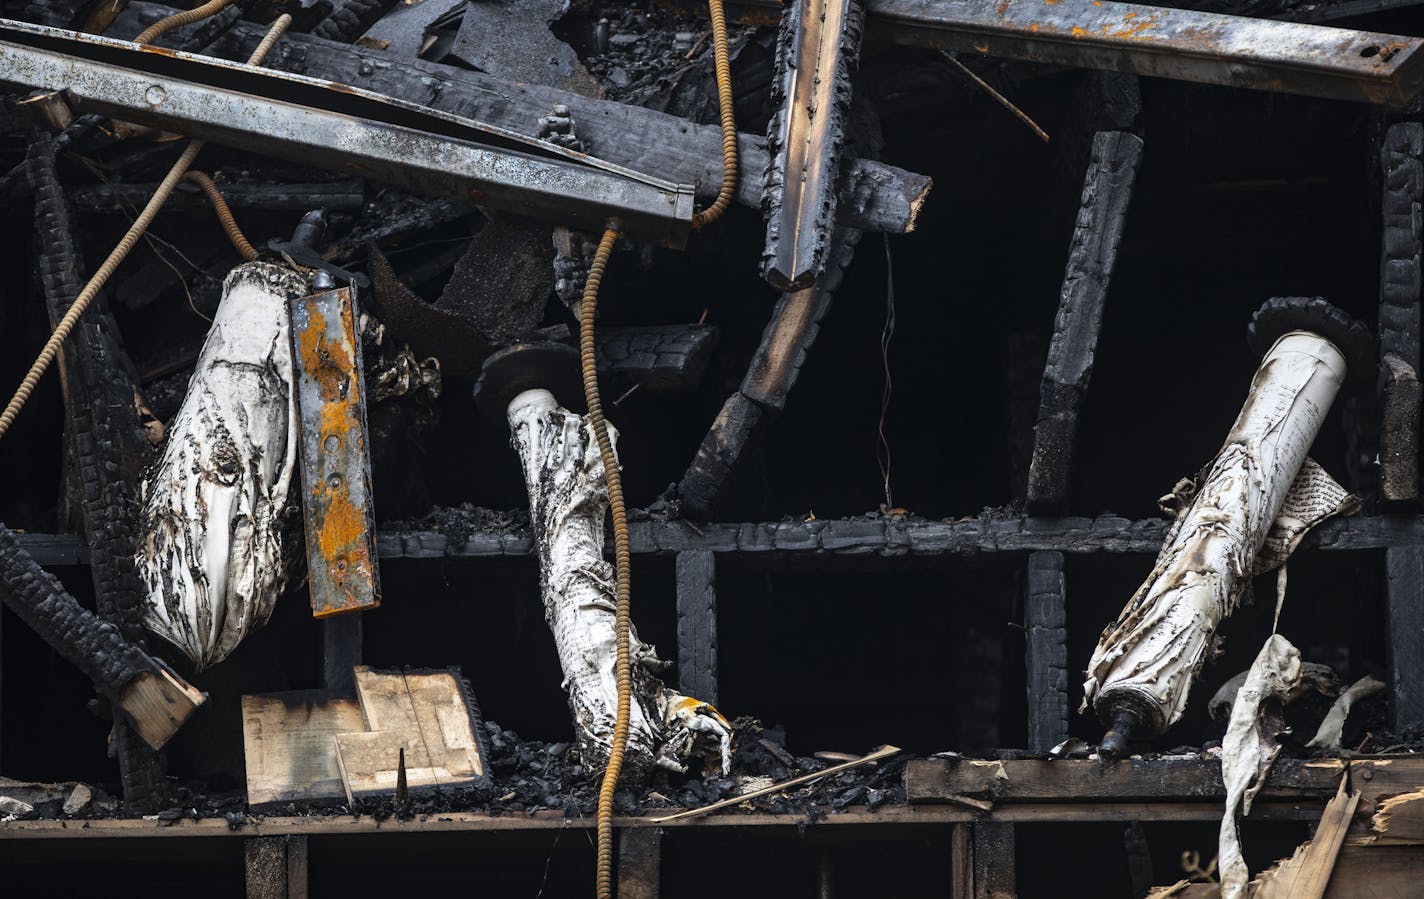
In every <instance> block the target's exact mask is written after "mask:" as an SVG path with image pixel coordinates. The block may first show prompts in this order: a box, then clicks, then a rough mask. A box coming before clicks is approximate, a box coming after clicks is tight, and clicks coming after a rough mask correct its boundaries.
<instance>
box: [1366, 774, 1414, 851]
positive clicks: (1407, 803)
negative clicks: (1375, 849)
mask: <svg viewBox="0 0 1424 899" xmlns="http://www.w3.org/2000/svg"><path fill="white" fill-rule="evenodd" d="M1364 842H1368V843H1373V844H1377V845H1380V846H1419V845H1424V787H1420V788H1418V789H1416V790H1410V791H1409V792H1407V793H1396V794H1395V795H1393V796H1386V797H1383V798H1381V799H1380V800H1379V801H1378V802H1377V803H1376V804H1375V813H1374V815H1373V816H1372V817H1371V819H1370V831H1369V835H1368V836H1367V837H1365V838H1364Z"/></svg>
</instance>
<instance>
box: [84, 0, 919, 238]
mask: <svg viewBox="0 0 1424 899" xmlns="http://www.w3.org/2000/svg"><path fill="white" fill-rule="evenodd" d="M133 6H135V7H146V8H154V7H155V4H147V3H135V4H133ZM161 8H162V9H168V7H161ZM136 26H137V22H133V23H129V22H128V20H127V19H126V18H125V17H120V19H119V21H118V22H116V23H115V24H114V28H113V30H112V33H113V34H114V35H116V36H132V35H134V34H137V33H138V31H139V27H136ZM262 34H263V29H262V28H261V27H260V26H258V25H255V24H252V23H239V24H238V25H236V26H235V27H234V28H233V29H232V30H231V31H230V32H229V33H228V34H226V35H225V36H224V37H223V38H222V39H220V40H219V41H217V42H216V43H215V44H214V45H213V46H212V47H210V48H209V52H211V53H213V54H214V55H217V56H220V57H223V58H227V59H245V58H246V54H248V53H250V52H251V51H252V48H253V47H255V46H256V44H257V42H258V41H259V40H260V39H261V37H262ZM266 65H267V66H270V67H272V68H276V69H285V70H288V71H293V72H299V73H301V74H305V75H309V76H311V77H313V78H322V79H326V80H329V81H335V82H338V83H341V84H348V85H351V86H352V87H357V88H362V89H365V90H370V91H376V92H378V93H382V94H388V95H390V96H395V97H400V98H401V99H403V100H406V101H409V102H413V103H419V104H422V105H425V106H429V107H431V108H433V109H438V110H442V111H446V112H454V113H458V114H460V115H462V116H467V117H470V118H474V119H478V120H480V121H483V122H486V123H488V124H490V125H494V126H497V127H500V128H505V129H509V130H510V131H514V132H516V133H519V134H523V135H527V136H530V137H537V136H539V119H540V118H541V117H543V116H547V115H548V114H549V111H550V110H551V109H553V108H554V107H555V106H556V105H564V106H567V107H568V108H569V112H570V115H571V116H572V117H573V119H574V121H575V123H576V127H577V131H578V135H579V138H580V139H581V140H582V141H584V142H585V144H586V146H587V147H588V149H589V151H590V152H591V153H592V154H593V155H595V156H597V157H598V158H600V159H603V160H606V161H608V162H611V163H614V164H616V165H623V166H627V167H629V168H633V169H637V170H639V171H647V172H654V173H657V175H658V176H659V177H662V178H667V179H669V180H672V181H676V182H678V183H683V184H689V183H690V184H695V185H697V191H698V194H697V196H698V197H699V199H702V200H710V199H711V198H712V197H713V196H715V195H716V192H717V186H718V184H720V183H721V177H722V139H721V134H720V131H719V130H718V128H717V126H715V125H693V124H690V123H689V122H687V121H686V120H685V119H681V118H678V117H677V116H673V115H668V114H666V113H660V112H655V111H653V110H650V109H645V108H643V107H638V106H629V105H625V104H622V103H615V102H611V101H606V100H592V99H589V98H588V97H583V96H580V95H579V94H576V93H573V92H572V91H565V90H559V89H557V88H550V87H543V86H540V85H535V84H516V83H514V82H510V81H505V80H503V79H499V78H493V77H490V76H489V75H485V74H483V73H480V72H472V71H466V70H464V69H458V68H455V67H453V66H445V65H440V64H437V63H429V62H424V61H421V60H392V59H390V58H389V57H388V56H386V55H385V54H383V53H382V52H381V51H379V50H372V49H369V48H366V47H360V46H347V45H344V44H336V43H333V42H331V41H323V40H321V39H320V38H316V37H312V36H310V35H302V34H289V35H287V36H286V37H284V38H283V40H282V41H281V42H280V43H279V44H278V45H277V47H276V48H275V49H274V51H273V53H272V55H271V56H270V57H268V59H267V61H266ZM738 154H739V159H740V161H741V166H742V173H741V177H740V178H739V179H738V181H737V202H739V203H741V204H742V205H743V206H749V207H752V208H759V206H760V204H761V178H762V174H763V173H764V172H765V170H766V165H767V158H768V157H767V150H766V142H765V138H764V137H762V136H759V135H752V134H742V135H741V136H740V138H739V140H738ZM840 180H841V184H840V187H839V191H838V194H839V200H838V205H839V208H840V210H841V213H840V214H841V220H842V221H843V222H844V223H846V224H848V225H850V226H852V227H856V228H859V229H861V230H864V231H888V232H891V233H904V232H908V231H912V230H914V221H915V216H916V215H917V214H918V212H919V209H920V206H921V205H922V204H923V203H924V200H925V197H926V195H927V194H928V193H929V188H930V179H929V178H927V177H925V176H923V175H917V174H915V173H913V172H908V171H905V170H904V169H900V168H896V167H895V166H890V165H885V164H882V163H877V162H872V161H869V160H864V159H861V160H854V161H852V162H850V163H849V164H848V166H847V167H846V169H845V171H844V172H843V173H842V177H841V179H840Z"/></svg>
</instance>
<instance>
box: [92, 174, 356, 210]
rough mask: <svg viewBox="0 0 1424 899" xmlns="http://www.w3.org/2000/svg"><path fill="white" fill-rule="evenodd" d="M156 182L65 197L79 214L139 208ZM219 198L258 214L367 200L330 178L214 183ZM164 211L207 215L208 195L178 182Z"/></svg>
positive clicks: (349, 206) (352, 186)
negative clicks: (310, 181) (298, 181)
mask: <svg viewBox="0 0 1424 899" xmlns="http://www.w3.org/2000/svg"><path fill="white" fill-rule="evenodd" d="M156 187H157V185H156V184H93V185H87V186H85V187H80V188H76V189H74V190H72V191H70V192H69V197H70V201H71V202H72V203H73V204H74V207H75V209H77V210H78V211H80V212H103V213H108V212H124V213H132V212H133V210H134V209H142V208H143V204H144V203H147V202H148V198H149V197H151V196H153V191H154V188H156ZM219 187H221V189H222V195H223V199H224V200H227V205H228V206H230V207H232V208H233V209H234V210H254V211H259V212H308V211H310V210H312V209H323V208H324V209H326V210H327V211H337V210H340V211H355V210H359V209H361V208H362V207H363V206H364V205H365V203H366V195H365V188H364V187H363V185H362V183H361V182H360V181H331V182H323V183H317V184H282V183H278V182H265V181H264V182H246V181H239V182H234V183H225V184H221V185H219ZM163 208H164V210H165V211H168V210H174V211H183V212H195V211H196V212H201V213H203V214H205V215H208V216H211V215H212V206H211V205H210V204H209V203H208V199H207V197H205V196H204V195H203V192H202V191H200V190H199V189H198V188H197V187H196V186H194V185H192V184H187V183H184V184H181V185H179V186H178V189H177V190H175V191H174V192H173V195H172V196H170V197H169V198H168V202H167V203H165V204H164V206H163Z"/></svg>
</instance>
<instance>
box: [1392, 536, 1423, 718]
mask: <svg viewBox="0 0 1424 899" xmlns="http://www.w3.org/2000/svg"><path fill="white" fill-rule="evenodd" d="M1384 565H1385V598H1386V602H1387V603H1388V606H1389V667H1390V683H1391V684H1392V685H1393V686H1394V695H1393V705H1394V728H1395V731H1396V732H1398V733H1405V732H1406V731H1410V730H1418V729H1419V728H1420V727H1424V664H1421V659H1424V545H1421V544H1420V543H1417V542H1409V543H1400V544H1397V545H1395V546H1391V547H1389V548H1388V549H1386V550H1385V554H1384Z"/></svg>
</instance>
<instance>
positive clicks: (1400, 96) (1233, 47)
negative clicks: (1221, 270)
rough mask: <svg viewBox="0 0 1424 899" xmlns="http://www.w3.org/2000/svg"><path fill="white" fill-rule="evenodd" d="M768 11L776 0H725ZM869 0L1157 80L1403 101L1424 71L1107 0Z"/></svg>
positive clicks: (910, 35) (924, 42)
mask: <svg viewBox="0 0 1424 899" xmlns="http://www.w3.org/2000/svg"><path fill="white" fill-rule="evenodd" d="M732 6H733V7H741V8H742V9H744V10H749V11H750V13H751V16H752V18H753V19H754V20H758V21H765V20H766V18H767V16H766V10H768V9H773V8H775V7H776V6H777V4H776V2H775V0H741V2H739V3H735V4H732ZM1045 6H1046V4H1042V3H1039V2H1037V0H969V2H963V3H943V2H940V0H867V10H866V11H867V13H868V20H869V21H868V23H867V27H868V37H869V38H870V39H873V40H880V41H884V42H888V43H891V44H899V45H905V46H916V47H931V48H934V49H938V50H950V51H956V52H966V53H979V54H982V55H986V56H997V57H1002V58H1005V59H1022V60H1026V61H1029V62H1041V63H1049V64H1053V65H1063V66H1071V67H1075V68H1086V69H1107V70H1110V71H1116V72H1132V73H1135V74H1138V75H1149V76H1152V77H1156V78H1172V79H1176V80H1179V81H1196V82H1200V83H1203V84H1222V85H1227V86H1230V87H1246V88H1254V89H1258V90H1271V91H1284V92H1286V93H1298V94H1306V95H1309V96H1316V97H1327V98H1331V99H1340V100H1363V101H1367V102H1371V103H1389V104H1393V105H1403V104H1405V103H1406V102H1408V100H1409V99H1410V98H1411V97H1413V96H1414V95H1415V94H1417V93H1418V91H1419V89H1420V87H1421V81H1424V52H1421V50H1424V41H1421V40H1420V39H1419V38H1414V37H1404V36H1400V35H1391V34H1378V33H1375V32H1368V31H1351V30H1347V29H1341V28H1327V27H1322V26H1319V25H1305V24H1300V23H1296V22H1277V21H1272V20H1270V19H1256V18H1248V17H1244V16H1228V15H1222V14H1219V13H1206V12H1197V11H1194V10H1188V9H1166V8H1160V7H1153V6H1141V5H1137V4H1132V3H1116V2H1112V0H1061V2H1057V3H1054V4H1051V5H1047V7H1048V8H1045Z"/></svg>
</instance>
